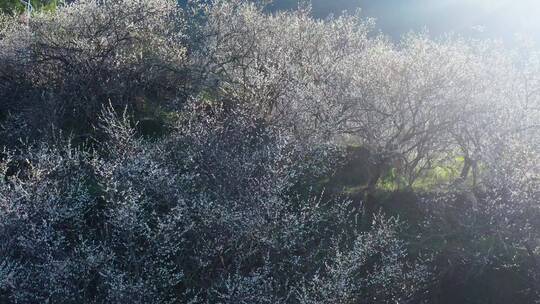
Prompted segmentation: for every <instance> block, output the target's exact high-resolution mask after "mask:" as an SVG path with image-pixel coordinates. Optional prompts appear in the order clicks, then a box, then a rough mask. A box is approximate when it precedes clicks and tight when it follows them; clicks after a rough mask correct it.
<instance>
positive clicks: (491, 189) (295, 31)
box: [0, 0, 540, 303]
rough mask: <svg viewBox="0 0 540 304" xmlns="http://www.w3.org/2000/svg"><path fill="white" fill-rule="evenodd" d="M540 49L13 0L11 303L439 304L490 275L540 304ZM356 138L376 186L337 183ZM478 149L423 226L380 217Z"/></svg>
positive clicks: (270, 18) (7, 186) (165, 2)
mask: <svg viewBox="0 0 540 304" xmlns="http://www.w3.org/2000/svg"><path fill="white" fill-rule="evenodd" d="M539 58H540V57H539V56H538V53H537V52H536V51H535V48H534V47H533V46H530V45H528V44H524V45H523V46H522V47H519V48H515V49H512V50H510V49H506V48H505V47H504V46H502V45H500V44H499V43H497V42H494V41H471V40H466V39H462V38H459V37H446V38H444V39H437V40H435V39H431V38H429V36H428V35H427V34H411V35H408V36H406V37H404V38H403V39H402V40H401V41H400V42H398V43H393V42H391V41H389V40H388V39H386V38H385V37H383V36H381V35H377V34H375V33H374V32H373V21H371V20H369V19H364V18H361V17H359V15H344V16H341V17H333V18H329V19H327V20H317V19H314V18H313V17H311V15H310V10H309V7H300V8H299V9H298V10H296V11H291V12H280V13H275V14H268V13H265V11H264V8H263V6H261V5H257V4H253V3H251V2H248V1H243V0H214V1H210V2H209V3H204V1H190V2H189V4H188V5H187V6H186V7H184V8H180V7H178V6H177V5H176V4H175V3H174V2H171V1H169V0H149V1H142V0H140V1H139V0H137V1H132V0H120V1H109V0H79V1H75V2H74V3H72V4H69V5H64V6H60V7H59V8H58V9H57V10H56V11H54V12H48V13H36V14H35V15H34V16H32V18H30V19H29V20H21V19H19V18H14V17H9V16H0V123H1V127H0V145H1V146H2V147H4V150H3V151H4V152H3V153H2V154H1V157H0V173H1V175H2V176H3V177H4V178H3V181H2V182H1V183H0V206H1V208H0V217H1V218H0V257H1V259H0V302H7V303H41V302H49V303H76V302H83V303H110V302H113V303H124V302H126V303H127V302H130V303H133V302H135V303H178V302H181V303H422V302H426V301H431V302H433V301H436V299H437V294H438V292H440V290H439V289H441V288H440V286H441V284H444V282H446V281H449V280H450V281H451V280H457V279H459V280H464V281H466V282H469V281H468V280H469V279H471V278H472V279H474V278H477V277H481V276H482V275H483V274H485V273H487V271H486V269H491V270H493V269H513V270H515V271H516V273H517V274H518V275H519V276H520V278H525V279H524V280H526V281H527V282H529V283H527V284H528V285H527V287H526V288H524V289H523V290H516V294H519V295H523V294H526V295H527V296H528V298H527V299H529V301H532V300H533V299H537V298H538V295H539V292H538V290H540V276H539V273H540V269H539V268H538V266H537V265H540V264H538V263H539V262H540V261H539V260H538V259H539V258H540V257H539V252H540V250H539V248H540V243H539V242H538V240H540V226H539V223H538V220H537V218H538V216H537V214H538V207H537V201H538V185H539V183H538V181H539V179H538V173H539V171H538V169H539V168H538V163H539V162H538V155H539V152H540V151H539V149H538V147H539V145H538V144H539V143H540V142H539V139H540V136H538V135H539V134H538V130H539V128H538V126H537V125H536V124H537V121H539V120H538V118H539V116H538V114H539V113H538V110H540V108H539V107H538V103H539V101H540V100H539V97H540V95H539V94H540V77H539V75H540V73H538V72H539V68H540V60H538V59H539ZM148 125H151V126H156V125H157V129H159V130H158V132H148V130H146V129H147V128H148ZM149 134H151V135H152V136H148V135H149ZM349 144H354V145H358V146H361V147H362V149H365V150H366V151H367V152H366V160H365V161H366V163H368V165H367V171H369V172H368V174H367V175H368V181H367V182H366V187H364V188H362V189H361V192H362V196H361V198H360V199H359V198H358V197H356V199H355V200H353V199H351V198H350V197H349V198H348V197H347V196H346V195H344V192H343V191H340V190H341V189H327V190H325V189H324V188H325V186H328V187H329V188H330V186H331V181H334V179H335V177H336V176H337V175H336V168H339V167H340V166H343V164H344V163H345V164H346V163H347V160H348V158H350V157H351V156H350V155H348V154H347V153H346V151H347V150H348V149H346V146H347V145H349ZM349 150H350V149H349ZM456 160H461V161H456ZM456 162H457V163H458V166H459V168H458V171H459V172H457V173H455V174H454V175H455V176H452V177H451V180H449V181H446V183H444V184H438V185H436V186H435V185H431V188H429V189H427V192H429V193H428V195H426V197H427V199H426V200H425V204H420V203H418V205H420V206H421V207H423V209H422V211H423V213H422V215H421V216H423V215H426V216H425V218H422V219H421V223H408V224H412V225H416V226H418V227H419V228H418V229H421V230H420V231H416V232H415V233H416V234H414V235H413V236H411V235H410V230H407V232H404V231H403V229H405V228H410V227H409V226H407V225H403V222H402V221H400V220H399V219H398V218H397V217H390V216H385V215H384V214H383V213H382V212H380V211H379V209H380V205H377V204H378V203H379V202H378V201H377V200H376V197H375V194H376V192H377V186H378V185H380V182H381V180H382V179H383V177H384V176H385V175H388V174H389V172H391V173H392V174H393V176H394V178H395V180H396V182H397V183H399V186H403V187H404V188H406V189H407V188H408V189H412V188H413V187H415V185H416V184H415V183H416V182H417V181H418V180H421V179H426V177H429V174H433V172H434V171H435V170H440V169H441V168H444V167H447V166H452V164H455V163H456ZM345 167H346V165H345ZM454 169H455V168H454ZM338 184H339V183H338ZM337 188H339V187H337ZM364 207H365V210H366V212H363V211H362V209H363V208H364ZM410 241H413V242H414V243H415V246H416V247H414V246H411V242H410ZM441 244H442V245H441ZM411 249H414V252H413V251H412V250H411ZM424 249H425V251H427V253H431V256H430V257H429V258H422V257H424V254H423V253H424ZM501 301H502V300H501Z"/></svg>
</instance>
